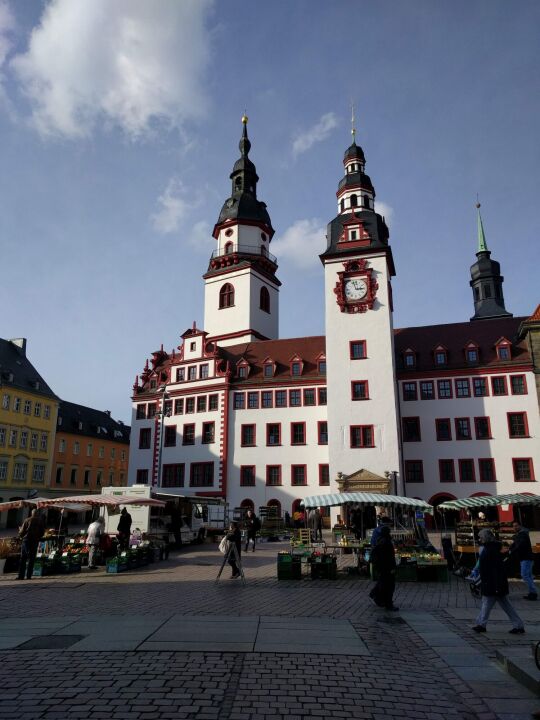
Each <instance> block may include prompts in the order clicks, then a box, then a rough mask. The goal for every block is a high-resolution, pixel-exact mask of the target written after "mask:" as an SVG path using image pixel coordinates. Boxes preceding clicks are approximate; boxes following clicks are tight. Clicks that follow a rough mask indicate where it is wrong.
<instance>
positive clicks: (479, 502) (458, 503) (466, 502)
mask: <svg viewBox="0 0 540 720" xmlns="http://www.w3.org/2000/svg"><path fill="white" fill-rule="evenodd" d="M493 505H540V497H539V496H538V495H528V494H527V493H513V494H511V495H478V496H476V497H470V498H463V499H462V500H447V501H446V502H443V503H441V504H440V505H438V506H437V508H438V510H467V509H468V508H477V507H489V506H493Z"/></svg>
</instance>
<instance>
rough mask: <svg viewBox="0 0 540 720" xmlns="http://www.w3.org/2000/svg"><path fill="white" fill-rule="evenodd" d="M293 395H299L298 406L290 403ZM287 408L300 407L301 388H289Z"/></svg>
mask: <svg viewBox="0 0 540 720" xmlns="http://www.w3.org/2000/svg"><path fill="white" fill-rule="evenodd" d="M293 393H298V394H299V395H300V402H299V403H298V404H294V405H293V403H292V402H291V397H292V394H293ZM289 407H302V388H291V389H290V390H289Z"/></svg>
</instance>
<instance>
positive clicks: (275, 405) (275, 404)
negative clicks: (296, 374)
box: [274, 390, 289, 408]
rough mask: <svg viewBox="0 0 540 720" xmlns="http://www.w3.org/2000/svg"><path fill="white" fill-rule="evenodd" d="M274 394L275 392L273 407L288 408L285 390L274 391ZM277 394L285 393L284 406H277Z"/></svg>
mask: <svg viewBox="0 0 540 720" xmlns="http://www.w3.org/2000/svg"><path fill="white" fill-rule="evenodd" d="M274 392H275V395H274V407H276V408H284V407H289V394H288V392H287V390H275V391H274ZM278 393H285V404H284V405H283V404H281V405H278V401H277V396H278Z"/></svg>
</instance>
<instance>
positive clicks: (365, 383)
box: [351, 380, 369, 401]
mask: <svg viewBox="0 0 540 720" xmlns="http://www.w3.org/2000/svg"><path fill="white" fill-rule="evenodd" d="M355 385H362V386H363V392H364V396H363V397H355V396H354V386H355ZM351 400H354V401H356V400H369V381H368V380H351Z"/></svg>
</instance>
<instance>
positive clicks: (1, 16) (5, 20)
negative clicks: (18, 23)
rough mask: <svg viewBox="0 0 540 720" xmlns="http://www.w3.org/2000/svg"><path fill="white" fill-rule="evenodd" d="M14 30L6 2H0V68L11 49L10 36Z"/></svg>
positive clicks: (13, 21)
mask: <svg viewBox="0 0 540 720" xmlns="http://www.w3.org/2000/svg"><path fill="white" fill-rule="evenodd" d="M14 30H15V19H14V17H13V14H12V12H11V8H10V7H9V5H8V3H7V1H6V0H0V67H2V65H3V64H4V62H5V60H6V57H7V55H8V53H9V51H10V50H11V48H12V47H13V40H12V38H11V35H12V33H13V31H14Z"/></svg>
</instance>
